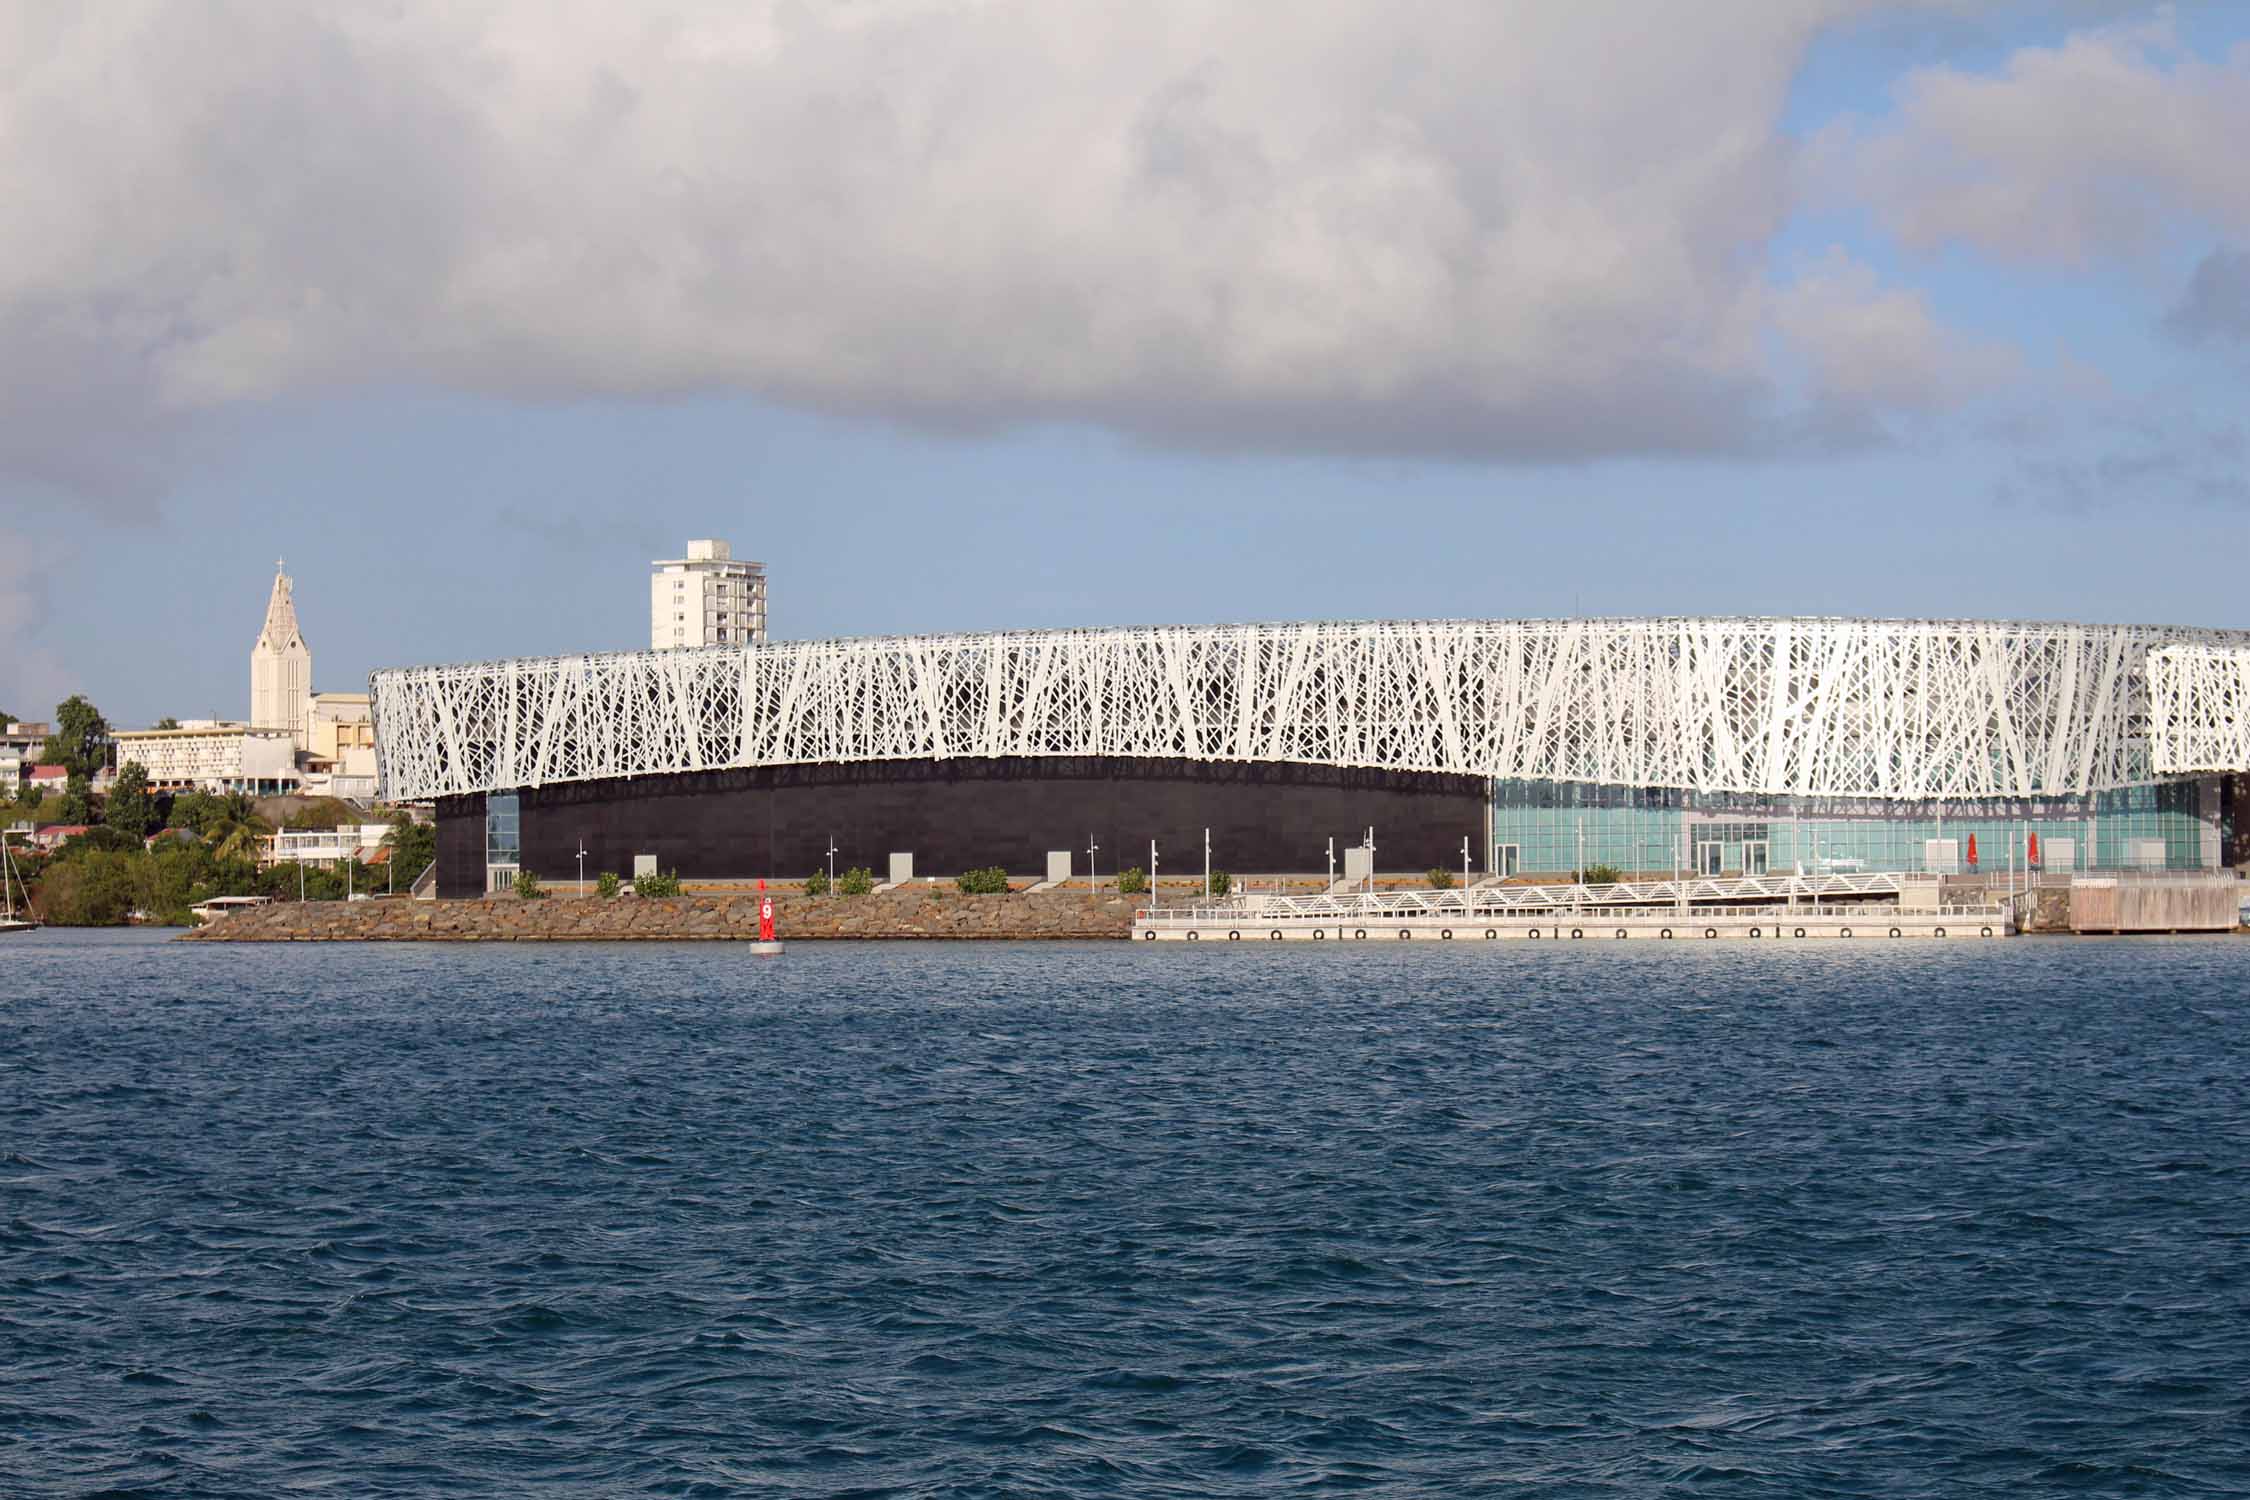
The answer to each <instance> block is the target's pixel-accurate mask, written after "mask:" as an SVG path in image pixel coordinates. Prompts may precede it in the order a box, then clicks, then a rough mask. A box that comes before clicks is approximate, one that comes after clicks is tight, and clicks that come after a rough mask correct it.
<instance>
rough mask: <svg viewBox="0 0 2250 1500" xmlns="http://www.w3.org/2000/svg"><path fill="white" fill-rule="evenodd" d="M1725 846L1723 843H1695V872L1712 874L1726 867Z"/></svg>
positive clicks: (1706, 874)
mask: <svg viewBox="0 0 2250 1500" xmlns="http://www.w3.org/2000/svg"><path fill="white" fill-rule="evenodd" d="M1726 857H1727V846H1726V845H1724V844H1697V845H1696V846H1695V873H1696V874H1698V875H1702V876H1706V877H1708V876H1712V875H1717V874H1720V873H1722V872H1723V871H1724V870H1725V869H1726Z"/></svg>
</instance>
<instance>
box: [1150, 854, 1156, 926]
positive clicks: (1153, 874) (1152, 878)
mask: <svg viewBox="0 0 2250 1500" xmlns="http://www.w3.org/2000/svg"><path fill="white" fill-rule="evenodd" d="M1148 904H1149V909H1150V910H1151V911H1154V910H1155V909H1156V840H1154V839H1150V840H1149V841H1148Z"/></svg>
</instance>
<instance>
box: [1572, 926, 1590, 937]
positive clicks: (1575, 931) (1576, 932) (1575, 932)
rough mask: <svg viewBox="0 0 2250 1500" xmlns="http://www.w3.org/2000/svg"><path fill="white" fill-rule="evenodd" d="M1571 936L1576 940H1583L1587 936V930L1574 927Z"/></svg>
mask: <svg viewBox="0 0 2250 1500" xmlns="http://www.w3.org/2000/svg"><path fill="white" fill-rule="evenodd" d="M1570 935H1571V936H1572V937H1574V938H1582V937H1584V936H1585V935H1586V930H1585V929H1584V928H1582V927H1573V928H1571V929H1570Z"/></svg>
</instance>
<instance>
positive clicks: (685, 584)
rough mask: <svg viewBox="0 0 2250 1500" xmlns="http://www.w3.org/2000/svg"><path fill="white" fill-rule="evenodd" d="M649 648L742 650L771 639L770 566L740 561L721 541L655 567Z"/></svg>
mask: <svg viewBox="0 0 2250 1500" xmlns="http://www.w3.org/2000/svg"><path fill="white" fill-rule="evenodd" d="M650 566H651V567H653V568H654V569H655V570H656V571H655V572H654V573H652V574H651V575H650V576H649V581H648V643H649V645H650V646H651V647H653V648H654V649H656V650H659V651H662V650H664V649H666V648H667V647H671V646H740V645H744V644H747V643H755V642H759V641H763V640H764V639H765V638H766V567H765V564H764V563H754V562H736V561H735V558H734V549H733V548H731V547H729V546H728V545H727V544H726V543H725V542H722V541H716V540H712V541H700V542H689V543H688V547H687V556H685V557H681V558H673V559H671V560H669V561H660V562H656V563H652V564H650Z"/></svg>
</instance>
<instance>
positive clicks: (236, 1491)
mask: <svg viewBox="0 0 2250 1500" xmlns="http://www.w3.org/2000/svg"><path fill="white" fill-rule="evenodd" d="M0 994H4V996H5V1000H4V1003H0V1495H5V1496H8V1497H19V1496H22V1497H30V1496H50V1495H70V1496H90V1495H112V1496H149V1497H156V1496H163V1497H197V1496H243V1497H251V1496H255V1497H270V1496H277V1495H333V1496H354V1497H357V1496H394V1495H413V1496H449V1497H450V1496H470V1495H519V1494H539V1495H552V1496H589V1497H591V1496H604V1497H606V1496H638V1495H681V1496H705V1495H708V1496H722V1495H799V1494H802V1495H861V1496H874V1495H913V1496H1007V1495H1027V1496H1062V1495H1068V1496H1083V1495H1129V1496H1158V1497H1161V1496H1205V1495H1229V1496H1231V1495H1290V1494H1298V1493H1305V1492H1328V1491H1334V1492H1339V1493H1343V1492H1355V1493H1359V1494H1364V1495H1375V1496H1404V1495H1416V1496H1419V1495H1433V1496H1436V1495H1446V1496H1450V1495H1481V1494H1508V1493H1516V1492H1521V1493H1526V1494H1529V1493H1534V1492H1535V1493H1538V1494H1540V1495H1543V1496H1550V1495H1559V1496H1570V1495H1658V1494H1661V1495H1727V1496H1743V1495H1750V1496H1759V1495H1775V1496H1819V1495H1852V1496H1948V1497H1950V1496H1962V1495H1995V1496H1998V1495H2006V1496H2024V1495H2047V1494H2055V1495H2063V1494H2098V1495H2241V1494H2244V1493H2246V1492H2250V941H2235V940H2227V939H2202V940H2125V941H2108V942H2103V941H2093V940H2068V939H2064V940H2054V941H2041V940H2025V941H2018V942H1994V943H1953V944H1915V943H1899V944H1896V945H1890V944H1875V943H1861V944H1836V945H1818V946H1816V945H1810V944H1808V945H1805V946H1789V947H1777V946H1772V945H1768V946H1764V947H1756V948H1753V947H1751V946H1749V945H1745V944H1712V945H1707V946H1706V945H1694V944H1685V943H1683V944H1678V945H1667V946H1663V947H1659V946H1657V945H1654V944H1649V945H1645V946H1644V945H1630V946H1628V945H1623V944H1616V945H1612V944H1597V943H1591V942H1589V943H1585V944H1577V945H1572V944H1558V945H1546V946H1533V945H1528V944H1522V943H1510V944H1507V945H1504V946H1501V945H1493V946H1485V945H1482V944H1476V945H1472V944H1466V943H1463V944H1458V945H1439V944H1435V943H1416V944H1413V945H1411V946H1408V945H1404V944H1400V945H1397V946H1395V947H1394V946H1390V945H1379V944H1369V945H1367V946H1366V947H1364V948H1357V947H1353V948H1345V949H1338V948H1336V947H1335V946H1334V945H1333V944H1331V945H1327V946H1326V947H1322V948H1315V947H1312V946H1311V945H1309V944H1308V945H1305V946H1301V947H1300V946H1297V945H1294V944H1291V945H1275V946H1271V947H1268V946H1265V945H1253V944H1248V943H1245V944H1243V945H1241V946H1240V947H1232V946H1221V947H1216V948H1215V947H1213V946H1212V945H1211V944H1203V945H1201V946H1200V947H1196V948H1190V947H1187V946H1185V945H1180V946H1174V945H1170V944H1166V945H1162V946H1156V945H1151V946H1149V947H1145V948H1144V947H1136V946H1133V945H1129V944H1124V943H1113V944H1105V945H1070V946H1034V945H1023V946H1016V945H1004V946H1003V945H994V946H984V945H955V946H940V945H865V946H859V945H831V946H820V945H813V944H802V945H797V946H794V947H792V949H791V950H790V952H789V954H788V956H787V957H785V958H783V959H781V960H779V961H777V962H769V961H760V960H754V959H752V958H751V957H750V956H749V955H748V954H747V953H746V952H745V951H744V950H743V949H742V948H740V947H736V946H730V945H723V944H722V945H709V946H695V945H689V946H677V947H674V946H664V947H643V946H631V947H576V946H573V947H555V948H542V947H533V946H521V947H517V946H506V947H498V946H495V947H470V948H464V947H403V946H402V947H386V946H372V947H351V946H294V947H247V948H246V947H194V946H169V945H166V944H165V943H163V942H161V941H152V940H151V936H150V935H145V934H101V933H56V932H49V933H41V934H37V935H34V936H31V937H22V938H8V939H0Z"/></svg>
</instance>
